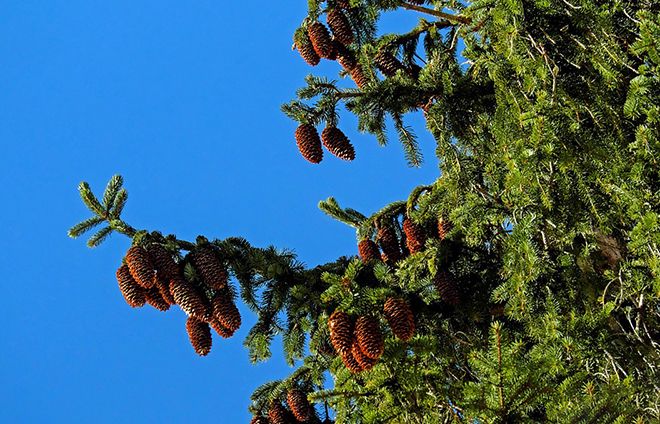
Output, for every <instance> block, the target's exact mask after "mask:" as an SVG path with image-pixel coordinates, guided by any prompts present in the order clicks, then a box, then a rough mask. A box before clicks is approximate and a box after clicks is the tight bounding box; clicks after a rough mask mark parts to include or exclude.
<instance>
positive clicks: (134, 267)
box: [126, 245, 155, 289]
mask: <svg viewBox="0 0 660 424" xmlns="http://www.w3.org/2000/svg"><path fill="white" fill-rule="evenodd" d="M126 264H127V265H128V269H129V271H130V272H131V275H132V276H133V279H134V280H135V282H136V283H138V284H139V285H140V286H142V287H144V288H145V289H148V288H151V287H153V285H154V276H155V272H154V266H153V264H152V263H151V259H150V258H149V253H147V251H146V250H145V249H144V248H143V247H141V246H138V245H134V246H131V248H130V249H128V251H127V252H126Z"/></svg>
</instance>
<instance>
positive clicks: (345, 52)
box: [335, 42, 358, 71]
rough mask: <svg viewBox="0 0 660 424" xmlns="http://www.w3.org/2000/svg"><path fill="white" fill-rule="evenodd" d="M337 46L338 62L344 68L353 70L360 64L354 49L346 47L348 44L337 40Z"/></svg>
mask: <svg viewBox="0 0 660 424" xmlns="http://www.w3.org/2000/svg"><path fill="white" fill-rule="evenodd" d="M335 47H336V48H337V62H339V64H340V65H341V66H342V67H343V68H344V69H346V70H347V71H351V70H352V69H354V68H355V67H356V66H357V65H358V61H357V59H356V58H355V55H354V54H353V52H352V51H350V50H349V49H348V48H346V46H344V45H343V44H341V43H339V42H337V43H336V44H335Z"/></svg>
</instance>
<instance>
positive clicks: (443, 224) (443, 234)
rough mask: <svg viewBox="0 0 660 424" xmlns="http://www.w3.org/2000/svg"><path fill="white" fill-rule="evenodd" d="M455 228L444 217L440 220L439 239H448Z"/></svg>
mask: <svg viewBox="0 0 660 424" xmlns="http://www.w3.org/2000/svg"><path fill="white" fill-rule="evenodd" d="M453 227H454V226H453V225H452V223H451V222H449V220H448V219H444V218H442V217H440V218H438V237H440V240H444V239H446V238H447V235H448V234H449V232H450V231H451V230H452V228H453Z"/></svg>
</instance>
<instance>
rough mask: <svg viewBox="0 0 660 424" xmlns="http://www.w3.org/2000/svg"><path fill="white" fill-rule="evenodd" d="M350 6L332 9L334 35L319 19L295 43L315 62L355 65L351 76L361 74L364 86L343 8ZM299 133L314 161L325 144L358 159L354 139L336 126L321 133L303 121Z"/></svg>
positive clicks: (330, 22)
mask: <svg viewBox="0 0 660 424" xmlns="http://www.w3.org/2000/svg"><path fill="white" fill-rule="evenodd" d="M349 7H350V5H349V4H348V1H343V2H342V1H339V2H337V7H335V8H332V9H330V10H329V11H328V13H327V22H328V25H329V26H330V30H331V31H332V35H330V31H328V28H327V27H326V26H325V25H324V24H323V23H321V22H318V21H316V22H313V23H311V24H309V25H308V26H307V31H299V32H298V33H297V34H296V39H295V45H296V49H297V50H298V52H300V55H301V56H302V58H303V59H304V60H305V62H307V63H308V64H310V65H312V66H316V65H318V64H319V62H320V60H321V58H325V59H330V60H337V61H338V62H339V63H340V64H341V65H342V66H344V68H347V69H348V67H349V65H350V68H351V69H356V71H355V76H353V75H354V74H353V73H351V76H353V78H354V79H356V77H359V78H358V79H356V82H358V81H359V82H358V86H360V87H362V86H364V85H366V83H367V79H366V77H365V76H364V73H363V72H362V71H361V68H360V69H358V63H357V60H356V58H355V55H353V53H351V51H350V50H349V49H348V46H349V45H350V44H352V43H353V41H354V39H355V37H354V35H353V30H352V29H351V24H350V22H349V21H348V18H347V17H346V15H345V14H344V12H343V10H347V9H348V8H349ZM342 9H343V10H342ZM349 72H350V70H349ZM295 135H296V142H297V144H298V149H299V150H300V153H301V154H302V155H303V157H304V158H305V159H307V160H308V161H310V162H312V163H319V162H321V160H322V159H323V149H322V147H321V146H322V145H323V146H325V147H326V149H328V151H329V152H330V153H332V154H333V155H335V156H337V157H338V158H340V159H343V160H348V161H351V160H353V159H355V149H354V148H353V145H352V144H351V142H350V140H349V139H348V137H346V135H345V134H344V133H343V132H342V131H341V130H340V129H339V128H337V127H335V126H328V127H326V128H325V129H324V130H323V132H322V133H321V137H319V134H318V132H317V131H316V128H315V127H314V126H313V125H311V124H302V125H300V126H299V127H298V129H296V134H295Z"/></svg>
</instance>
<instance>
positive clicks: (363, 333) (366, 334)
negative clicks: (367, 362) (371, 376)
mask: <svg viewBox="0 0 660 424" xmlns="http://www.w3.org/2000/svg"><path fill="white" fill-rule="evenodd" d="M355 340H356V341H357V345H358V346H359V349H360V351H361V352H362V353H363V354H364V355H365V356H367V357H368V358H371V359H378V358H380V357H381V355H382V354H383V351H384V350H385V344H384V343H383V333H382V332H381V331H380V324H379V322H378V320H377V319H376V318H374V317H371V316H364V315H363V316H361V317H359V318H358V319H357V321H356V322H355ZM353 356H355V359H358V362H359V358H358V357H357V356H356V355H355V352H353Z"/></svg>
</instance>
